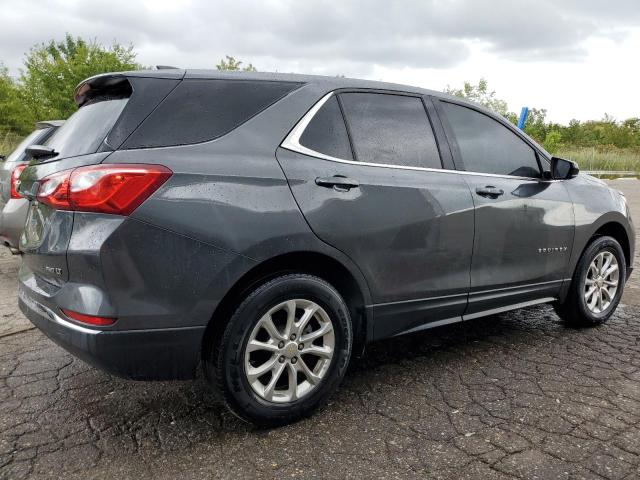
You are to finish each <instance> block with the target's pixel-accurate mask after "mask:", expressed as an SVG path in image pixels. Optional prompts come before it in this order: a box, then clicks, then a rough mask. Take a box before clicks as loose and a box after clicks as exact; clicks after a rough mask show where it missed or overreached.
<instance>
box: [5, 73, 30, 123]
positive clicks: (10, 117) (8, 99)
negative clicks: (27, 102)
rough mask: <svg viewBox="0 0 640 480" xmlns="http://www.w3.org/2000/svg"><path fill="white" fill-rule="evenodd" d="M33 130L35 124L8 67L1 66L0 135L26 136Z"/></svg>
mask: <svg viewBox="0 0 640 480" xmlns="http://www.w3.org/2000/svg"><path fill="white" fill-rule="evenodd" d="M31 129H33V122H31V121H30V119H29V116H28V115H27V113H26V112H25V109H24V107H23V105H22V103H21V102H20V98H19V89H18V85H17V84H16V82H15V81H14V80H13V79H12V78H11V77H10V76H9V72H8V70H7V68H6V67H4V66H3V65H2V64H0V130H2V131H4V132H2V131H0V135H2V134H3V133H4V134H6V133H9V132H11V133H16V134H22V135H24V134H26V133H28V132H29V131H30V130H31Z"/></svg>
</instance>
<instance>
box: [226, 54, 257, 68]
mask: <svg viewBox="0 0 640 480" xmlns="http://www.w3.org/2000/svg"><path fill="white" fill-rule="evenodd" d="M225 57H226V59H225V58H223V59H222V60H220V63H219V64H217V65H216V68H217V69H218V70H229V71H240V70H241V71H243V72H257V70H256V67H254V66H253V65H252V64H251V63H250V64H249V65H247V66H246V67H243V66H242V61H241V60H236V59H235V58H233V57H231V56H229V55H225Z"/></svg>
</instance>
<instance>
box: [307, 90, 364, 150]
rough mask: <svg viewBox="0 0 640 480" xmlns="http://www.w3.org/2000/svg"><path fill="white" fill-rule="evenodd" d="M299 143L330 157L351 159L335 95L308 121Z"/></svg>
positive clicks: (345, 129) (347, 138)
mask: <svg viewBox="0 0 640 480" xmlns="http://www.w3.org/2000/svg"><path fill="white" fill-rule="evenodd" d="M300 144H301V145H302V146H304V147H307V148H310V149H311V150H314V151H316V152H319V153H323V154H325V155H329V156H331V157H335V158H340V159H343V160H353V155H352V153H351V146H350V145H349V136H348V135H347V127H346V126H345V124H344V118H342V112H341V111H340V105H338V99H337V98H336V97H335V96H332V97H331V98H329V100H327V101H326V102H325V103H324V105H322V107H321V108H320V110H318V112H317V113H316V114H315V116H314V117H313V119H312V120H311V121H310V122H309V125H307V128H306V129H305V131H304V133H303V134H302V136H301V137H300Z"/></svg>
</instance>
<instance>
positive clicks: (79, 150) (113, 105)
mask: <svg viewBox="0 0 640 480" xmlns="http://www.w3.org/2000/svg"><path fill="white" fill-rule="evenodd" d="M127 101H128V99H126V98H122V99H116V100H102V101H101V100H100V99H99V98H97V99H94V100H91V101H90V102H89V103H87V104H85V105H83V106H82V107H80V109H79V110H78V111H77V112H76V113H74V114H73V115H71V117H69V119H68V120H67V121H66V122H65V123H64V125H62V126H61V127H60V128H59V129H58V130H57V131H56V133H55V134H54V135H53V136H52V137H51V138H49V140H47V141H46V142H45V145H48V146H50V147H53V149H54V150H55V151H56V152H58V156H57V157H55V159H56V160H58V159H61V158H67V157H76V156H79V155H88V154H90V153H96V152H97V151H98V148H99V147H100V144H101V143H102V141H103V140H104V139H105V137H106V136H107V134H108V133H109V131H110V130H111V128H113V125H114V124H115V123H116V120H117V119H118V117H119V116H120V114H121V113H122V110H123V109H124V107H125V105H126V104H127Z"/></svg>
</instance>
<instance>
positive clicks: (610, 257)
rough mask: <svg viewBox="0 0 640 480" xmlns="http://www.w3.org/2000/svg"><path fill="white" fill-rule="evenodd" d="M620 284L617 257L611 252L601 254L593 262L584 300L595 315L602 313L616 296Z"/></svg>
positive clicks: (586, 283)
mask: <svg viewBox="0 0 640 480" xmlns="http://www.w3.org/2000/svg"><path fill="white" fill-rule="evenodd" d="M619 282H620V268H619V266H618V260H617V259H616V256H615V255H614V254H613V253H612V252H609V251H602V252H599V253H598V254H597V255H596V256H595V258H594V259H593V260H592V261H591V264H590V265H589V269H588V270H587V278H586V280H585V284H584V300H585V303H586V305H587V308H588V309H589V310H590V311H592V312H593V313H602V312H604V311H605V310H606V309H607V308H609V306H610V305H611V302H613V299H614V298H615V296H616V292H617V291H618V285H619Z"/></svg>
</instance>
